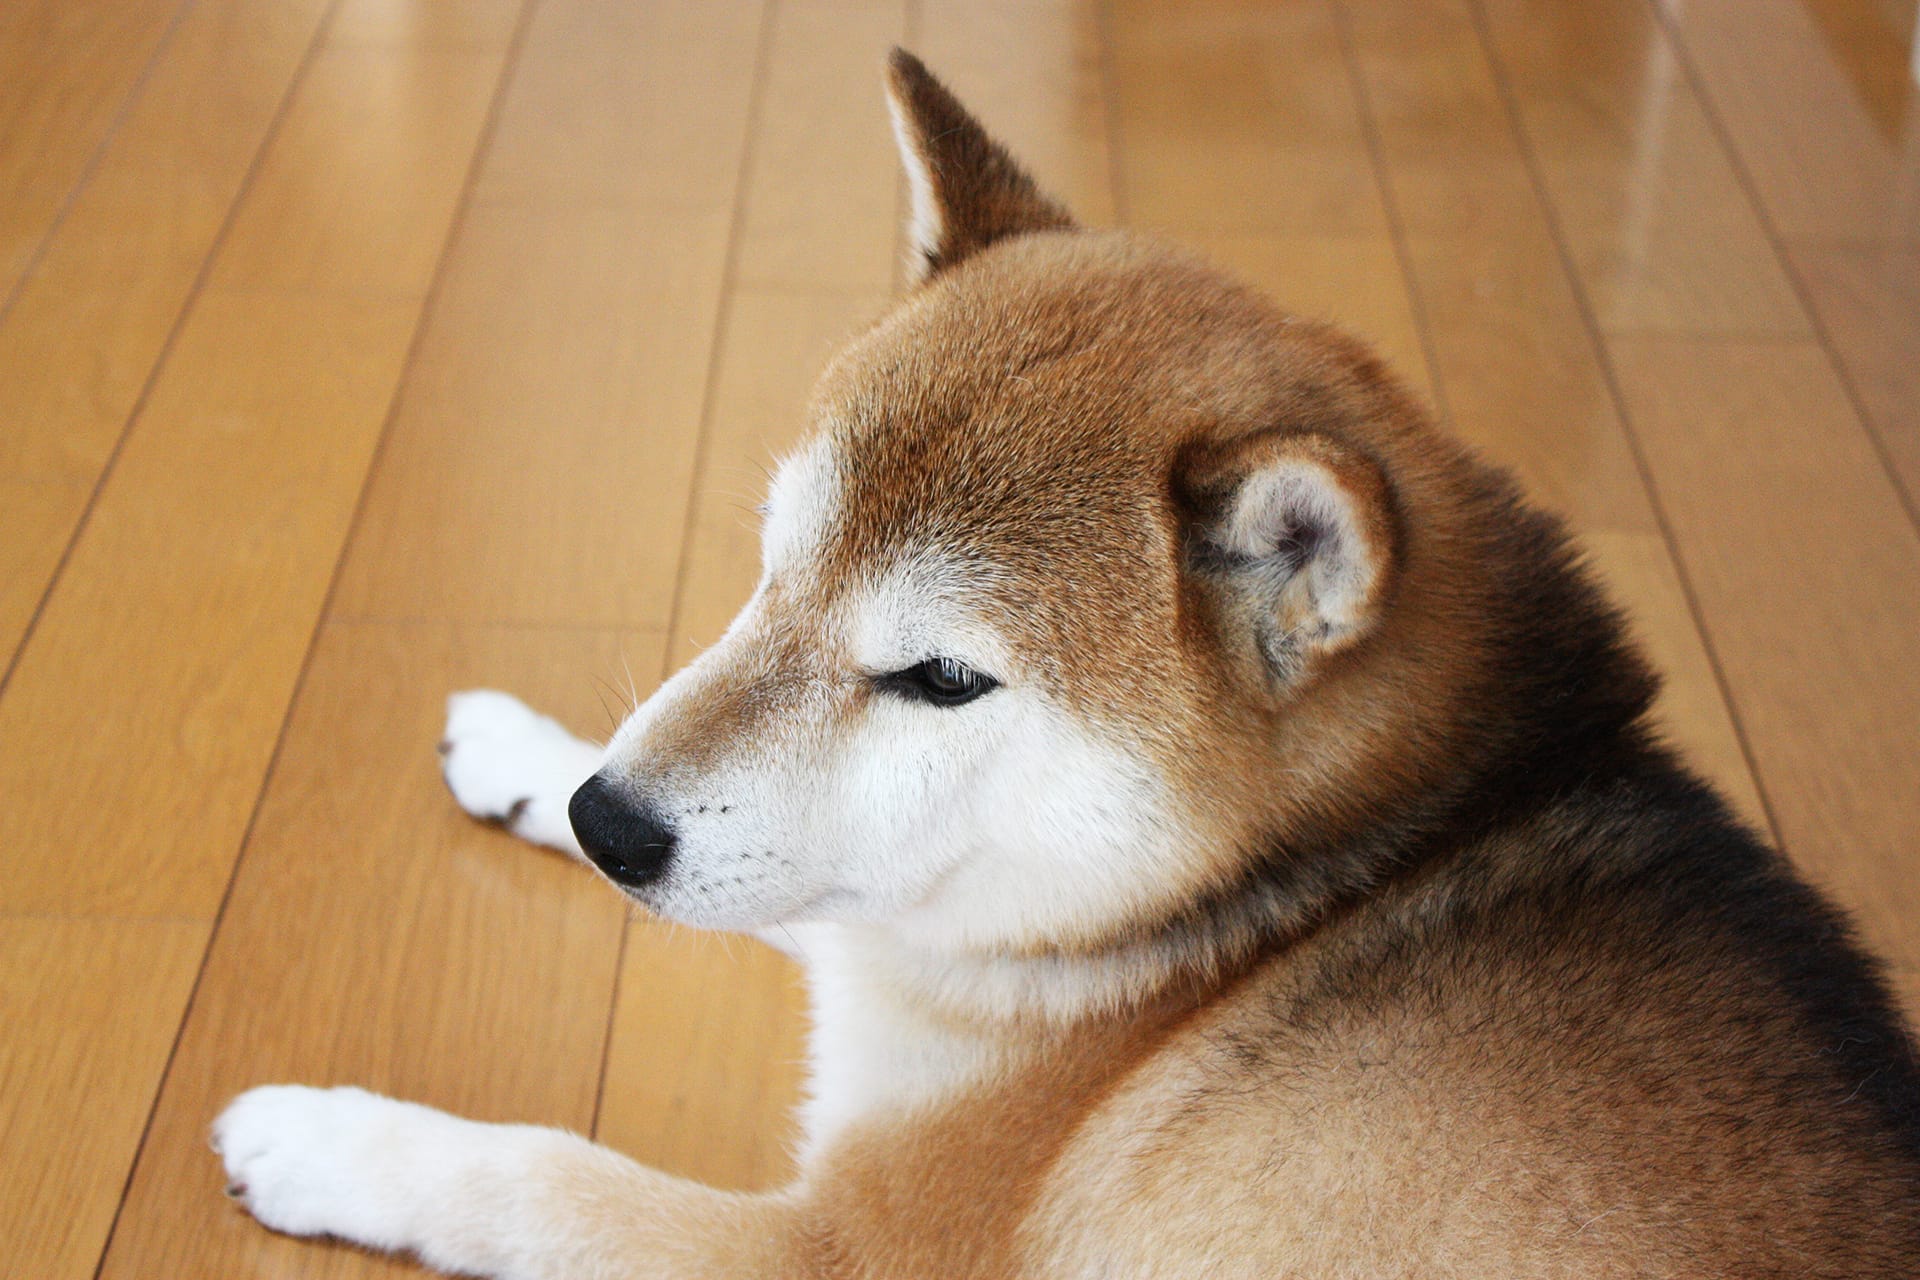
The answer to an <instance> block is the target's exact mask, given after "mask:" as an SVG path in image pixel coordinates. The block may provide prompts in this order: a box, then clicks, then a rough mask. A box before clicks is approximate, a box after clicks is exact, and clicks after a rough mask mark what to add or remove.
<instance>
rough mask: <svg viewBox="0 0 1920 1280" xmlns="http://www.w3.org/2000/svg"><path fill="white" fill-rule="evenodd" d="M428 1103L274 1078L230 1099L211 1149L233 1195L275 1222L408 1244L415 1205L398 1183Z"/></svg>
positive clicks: (310, 1231)
mask: <svg viewBox="0 0 1920 1280" xmlns="http://www.w3.org/2000/svg"><path fill="white" fill-rule="evenodd" d="M424 1110H425V1109H424V1108H420V1107H415V1106H413V1105H412V1104H409V1103H404V1102H397V1101H395V1100H394V1099H392V1098H383V1097H381V1096H380V1095H378V1094H374V1093H368V1092H367V1091H366V1090H364V1089H350V1088H341V1089H310V1088H306V1087H304V1086H300V1085H267V1086H264V1087H262V1088H258V1089H250V1090H248V1091H247V1092H246V1093H243V1094H241V1095H240V1096H239V1097H238V1098H235V1099H234V1100H233V1101H232V1102H231V1103H230V1104H228V1106H227V1109H226V1110H225V1111H224V1112H222V1113H221V1115H220V1118H219V1119H218V1120H216V1121H214V1124H213V1149H214V1151H215V1152H217V1153H218V1154H219V1156H220V1159H221V1162H222V1163H223V1164H225V1165H226V1170H227V1194H229V1195H231V1196H232V1197H233V1198H234V1199H235V1200H237V1201H239V1202H240V1203H241V1204H242V1205H244V1206H246V1209H247V1211H248V1212H249V1213H251V1214H253V1216H254V1217H256V1218H258V1219H259V1220H260V1221H261V1222H263V1223H265V1224H266V1225H267V1226H269V1227H272V1228H273V1229H274V1230H276V1231H284V1232H287V1233H288V1234H289V1235H296V1236H314V1235H332V1236H339V1237H341V1238H342V1239H346V1240H354V1241H357V1242H359V1243H362V1244H370V1245H377V1246H380V1247H383V1248H388V1249H397V1248H403V1247H406V1246H407V1245H408V1244H410V1243H411V1241H409V1240H408V1239H407V1238H406V1237H407V1226H408V1221H407V1219H408V1216H409V1215H408V1207H407V1206H406V1205H405V1204H404V1203H401V1198H400V1197H397V1196H395V1195H394V1194H393V1192H392V1190H391V1188H393V1187H394V1186H395V1180H396V1175H402V1176H403V1174H402V1169H401V1168H398V1167H396V1166H397V1165H403V1164H404V1162H405V1160H406V1157H407V1155H408V1154H409V1148H410V1147H411V1146H412V1145H413V1143H414V1142H415V1141H417V1140H418V1138H419V1137H420V1136H421V1135H419V1134H417V1133H410V1132H409V1130H415V1129H418V1128H419V1127H420V1117H419V1115H417V1114H415V1113H417V1112H422V1111H424ZM427 1114H428V1115H435V1114H437V1113H432V1112H428V1113H427Z"/></svg>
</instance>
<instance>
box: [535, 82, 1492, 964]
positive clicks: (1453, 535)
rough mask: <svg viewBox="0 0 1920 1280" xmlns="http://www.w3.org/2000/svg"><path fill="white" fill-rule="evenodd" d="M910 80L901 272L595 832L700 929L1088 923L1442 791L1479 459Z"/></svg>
mask: <svg viewBox="0 0 1920 1280" xmlns="http://www.w3.org/2000/svg"><path fill="white" fill-rule="evenodd" d="M889 87H890V95H891V102H892V107H893V110H894V117H895V123H896V127H897V132H898V135H899V141H900V147H901V154H902V157H903V159H904V162H905V166H906V170H907V173H908V176H909V179H910V182H911V189H912V197H913V227H912V232H913V244H914V252H915V264H914V265H915V270H914V275H915V281H914V285H913V288H912V289H911V291H910V293H909V294H908V296H907V297H906V298H905V299H904V300H902V301H901V302H900V303H898V305H896V306H895V307H894V308H893V309H892V310H891V311H890V312H889V313H888V314H887V315H886V316H885V317H883V318H882V319H881V320H880V321H879V322H878V323H877V324H876V325H875V326H874V327H873V328H872V329H871V330H870V331H868V332H867V333H866V334H865V335H864V336H862V337H861V338H859V339H858V340H857V341H855V342H854V343H853V344H852V345H851V346H850V347H849V348H848V349H847V350H845V351H844V352H842V353H841V354H840V355H839V356H838V358H837V359H835V360H834V361H833V362H832V364H831V365H830V366H829V367H828V369H827V370H826V372H825V373H824V374H823V376H822V377H821V379H820V382H819V385H818V388H817V391H816V393H815V395H814V398H813V402H812V405H811V409H810V413H811V419H812V424H811V425H812V430H811V435H810V437H809V438H808V439H807V441H806V442H805V443H804V444H803V445H802V446H801V447H800V448H799V449H798V450H797V451H796V452H795V453H794V454H793V455H792V456H791V457H790V458H788V459H787V460H786V462H785V463H784V465H782V467H781V468H780V470H779V472H778V475H777V476H776V478H775V480H774V482H773V485H772V489H771V493H770V495H769V497H768V500H767V504H766V511H765V529H764V572H763V574H762V577H761V579H760V582H759V585H758V587H757V589H756V590H755V592H754V595H753V597H752V599H751V600H749V601H748V603H747V605H746V607H745V608H744V609H743V610H742V611H741V613H740V615H739V617H738V618H737V619H736V620H735V621H734V623H733V625H732V627H731V628H730V629H729V630H728V632H727V633H726V635H725V637H724V638H723V639H721V640H720V641H719V642H718V643H717V644H715V645H714V646H713V647H712V648H711V649H709V650H707V651H706V652H705V653H704V654H702V655H701V657H700V658H699V659H698V660H697V661H695V662H694V663H693V664H692V665H691V666H689V667H688V668H687V669H686V670H684V671H682V672H681V673H680V674H679V675H677V676H676V677H674V678H673V679H672V680H671V681H669V682H668V683H667V684H666V685H665V686H664V687H662V688H661V689H660V690H659V692H658V693H656V694H655V695H654V696H653V697H652V698H651V699H650V700H649V701H648V702H647V703H646V705H645V706H643V707H642V708H640V709H639V710H638V711H637V712H636V713H635V714H634V715H633V716H632V718H631V719H630V720H629V721H628V722H627V723H626V724H625V725H624V726H622V728H621V729H620V731H619V733H618V735H617V736H616V737H615V739H614V741H613V742H612V744H611V745H610V746H609V748H608V752H607V757H606V763H605V765H604V767H603V769H602V770H601V772H600V773H599V774H598V775H596V777H595V778H594V779H593V780H592V781H591V782H589V783H588V784H587V786H585V787H584V788H582V790H581V792H580V794H579V795H578V796H577V797H576V799H575V802H574V806H573V816H574V822H575V826H576V829H577V830H578V831H579V833H580V835H581V837H582V841H583V843H584V844H585V845H586V847H587V848H588V849H589V851H590V852H591V854H592V856H594V858H595V860H596V861H597V862H598V863H599V864H600V865H601V867H602V868H603V869H605V870H606V871H607V872H608V873H609V874H610V875H611V876H612V877H613V878H614V879H615V880H616V881H619V882H621V883H622V884H623V885H624V886H625V887H626V888H627V889H628V890H629V891H630V892H631V893H633V894H634V896H636V897H638V898H639V899H640V900H642V901H643V902H645V903H646V904H648V905H649V906H651V907H652V908H654V909H655V910H657V911H659V912H661V913H662V914H664V915H667V916H669V917H672V918H674V919H678V920H682V921H686V922H689V923H693V924H698V925H703V926H711V927H719V928H757V927H765V926H769V925H773V924H776V923H783V922H789V921H795V920H841V921H883V922H888V923H889V924H890V925H891V926H893V927H897V928H900V929H902V930H906V931H910V932H911V934H912V935H913V936H915V937H917V938H919V939H922V940H924V941H926V942H928V943H929V944H931V945H936V946H959V947H991V948H1015V949H1031V948H1054V947H1067V948H1071V947H1076V946H1093V945H1098V944H1100V943H1101V942H1102V941H1103V940H1105V939H1109V938H1112V937H1114V936H1116V934H1118V933H1119V932H1121V931H1124V930H1126V929H1128V928H1129V927H1136V926H1138V925H1140V924H1142V923H1143V922H1148V921H1151V920H1153V919H1156V918H1164V917H1165V916H1166V915H1167V914H1168V913H1170V912H1176V911H1178V910H1179V909H1180V907H1181V904H1183V903H1188V902H1191V901H1193V900H1194V899H1195V898H1196V897H1197V896H1199V895H1204V894H1206V893H1207V892H1209V891H1210V890H1212V889H1214V888H1216V887H1218V886H1221V885H1223V884H1225V883H1228V882H1230V881H1231V880H1232V878H1233V877H1235V876H1236V875H1238V874H1240V873H1241V872H1242V871H1243V870H1244V868H1245V866H1246V865H1247V863H1248V861H1249V859H1251V858H1254V857H1256V856H1260V854H1261V853H1262V851H1264V850H1268V849H1270V848H1271V847H1272V846H1273V843H1274V841H1275V840H1276V839H1280V838H1285V837H1286V836H1287V835H1288V833H1292V832H1298V831H1300V830H1304V829H1307V828H1309V827H1311V828H1313V829H1315V830H1324V831H1331V830H1336V829H1338V828H1339V827H1340V826H1341V824H1343V823H1346V822H1350V821H1353V820H1355V818H1356V815H1358V814H1360V813H1361V812H1363V811H1365V810H1367V809H1368V808H1369V807H1370V806H1377V805H1378V804H1379V803H1380V802H1381V800H1382V798H1383V797H1384V796H1387V795H1389V794H1397V793H1398V792H1399V791H1405V790H1408V789H1417V788H1418V787H1419V786H1420V785H1421V783H1422V769H1423V767H1424V766H1423V765H1422V764H1421V759H1422V748H1421V742H1422V739H1423V736H1426V735H1430V734H1431V732H1433V731H1434V729H1435V726H1436V725H1443V724H1446V723H1448V717H1449V716H1450V710H1449V708H1450V707H1452V706H1453V705H1454V704H1455V703H1456V701H1457V700H1458V698H1459V697H1461V696H1466V685H1468V684H1470V683H1471V681H1466V680H1462V679H1460V678H1458V674H1459V672H1460V671H1461V670H1463V669H1465V668H1466V667H1470V666H1472V665H1473V664H1474V663H1475V661H1476V653H1477V649H1476V644H1475V642H1474V641H1473V640H1472V638H1471V631H1472V629H1471V628H1470V627H1465V626H1462V625H1458V624H1459V622H1460V618H1459V617H1458V616H1452V617H1451V621H1449V616H1450V613H1449V611H1452V614H1453V615H1459V614H1461V613H1462V611H1464V610H1468V609H1470V608H1471V601H1472V599H1473V597H1474V595H1475V591H1476V588H1475V586H1474V581H1475V571H1474V569H1473V567H1472V565H1471V564H1467V565H1465V567H1464V568H1463V567H1462V566H1461V564H1460V562H1462V561H1467V560H1471V558H1472V557H1471V556H1465V555H1461V554H1454V555H1451V556H1439V555H1436V554H1435V553H1434V551H1433V548H1435V547H1436V546H1439V545H1441V544H1443V543H1446V542H1447V541H1448V540H1449V539H1456V540H1457V539H1458V538H1459V537H1462V536H1464V534H1462V533H1461V532H1460V531H1459V530H1456V529H1454V528H1453V527H1452V525H1451V524H1450V523H1449V521H1450V519H1451V517H1450V516H1449V514H1448V513H1449V512H1450V511H1453V510H1455V509H1456V508H1458V507H1459V506H1460V505H1461V503H1460V501H1458V500H1457V495H1456V494H1454V493H1453V492H1452V491H1453V490H1455V489H1458V488H1459V487H1460V486H1461V485H1462V484H1467V483H1470V480H1467V479H1462V477H1463V476H1465V475H1467V473H1468V472H1469V471H1470V470H1471V467H1470V465H1469V464H1466V463H1465V462H1464V461H1463V460H1462V459H1461V457H1460V455H1459V454H1458V453H1457V451H1454V450H1453V449H1452V448H1451V447H1450V446H1446V445H1444V444H1442V443H1441V442H1440V441H1439V439H1438V437H1437V436H1435V435H1434V434H1433V433H1432V432H1431V431H1429V430H1428V429H1427V428H1426V427H1425V425H1424V423H1423V421H1422V419H1421V416H1420V413H1419V411H1418V410H1417V409H1416V408H1415V407H1414V406H1413V405H1412V404H1411V403H1410V402H1409V401H1408V400H1407V399H1406V398H1405V397H1404V396H1403V395H1402V393H1401V392H1400V391H1399V390H1398V388H1397V387H1396V385H1395V384H1393V383H1392V382H1391V380H1390V379H1389V378H1388V377H1387V376H1386V375H1385V374H1384V373H1383V371H1382V370H1381V369H1380V367H1379V365H1378V364H1377V363H1376V361H1375V360H1374V359H1373V357H1372V356H1371V355H1370V354H1369V353H1368V352H1367V351H1366V349H1365V348H1363V347H1361V346H1360V345H1358V344H1356V343H1354V342H1352V341H1350V340H1348V339H1346V338H1344V337H1341V336H1340V335H1338V334H1337V333H1335V332H1333V331H1331V330H1329V329H1327V328H1325V327H1323V326H1320V325H1317V324H1312V323H1306V322H1300V321H1296V320H1292V319H1289V318H1288V317H1286V316H1284V315H1282V314H1280V313H1279V312H1276V311H1274V310H1273V309H1272V308H1270V307H1269V306H1268V304H1266V303H1265V302H1264V301H1262V300H1261V299H1260V298H1258V297H1256V296H1254V295H1253V294H1251V293H1249V292H1248V291H1246V290H1244V289H1242V288H1240V287H1239V286H1237V285H1235V284H1233V283H1231V282H1229V281H1227V280H1225V279H1223V278H1221V277H1220V276H1218V275H1216V274H1215V273H1213V272H1212V271H1210V270H1209V269H1208V268H1206V267H1205V266H1203V265H1201V264H1200V263H1198V262H1196V261H1194V260H1192V259H1189V258H1187V257H1185V256H1182V255H1180V254H1177V253H1174V252H1171V251H1169V250H1166V249H1162V248H1159V247H1156V246H1154V245H1151V244H1149V243H1146V242H1143V241H1140V240H1137V239H1135V238H1132V237H1129V236H1126V235H1121V234H1115V233H1100V232H1093V231H1088V230H1082V229H1080V228H1078V227H1076V226H1075V225H1074V224H1073V223H1072V221H1071V220H1070V219H1069V217H1068V216H1067V215H1066V213H1065V212H1064V211H1063V210H1062V209H1061V208H1060V207H1059V206H1058V205H1056V204H1054V203H1053V202H1052V201H1050V200H1049V199H1048V198H1046V197H1045V196H1044V195H1042V194H1041V193H1040V191H1039V190H1038V189H1037V188H1036V187H1035V185H1034V184H1033V182H1032V181H1031V180H1030V179H1029V178H1028V177H1027V176H1026V175H1025V174H1024V173H1023V172H1022V171H1021V170H1020V169H1019V168H1018V167H1017V166H1016V165H1015V163H1014V162H1013V161H1012V159H1011V158H1010V157H1009V156H1008V154H1007V153H1006V152H1005V151H1004V150H1003V149H1002V148H1001V147H1000V146H999V145H997V144H996V143H995V142H993V141H992V140H991V139H990V138H989V137H988V136H987V134H986V133H985V132H984V131H983V130H982V129H981V127H980V126H979V124H977V123H976V122H975V121H974V120H973V118H972V117H970V116H969V115H968V114H967V113H966V112H965V110H964V109H963V108H962V107H961V106H960V105H959V104H958V103H957V102H956V101H955V100H954V99H953V98H952V96H951V95H949V94H948V92H947V91H946V90H945V89H944V88H943V87H942V86H941V85H940V84H939V83H938V82H936V81H935V80H934V79H933V78H932V77H931V76H930V75H929V74H928V73H927V72H926V70H925V69H924V68H923V67H922V66H921V65H920V64H919V63H918V62H916V61H915V60H913V59H912V58H911V57H909V56H907V55H904V54H897V55H896V56H895V59H894V62H893V65H892V69H891V76H890V86H889ZM1463 468H1465V470H1463ZM1449 566H1451V567H1449ZM1436 619H1438V620H1439V621H1437V622H1436Z"/></svg>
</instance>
